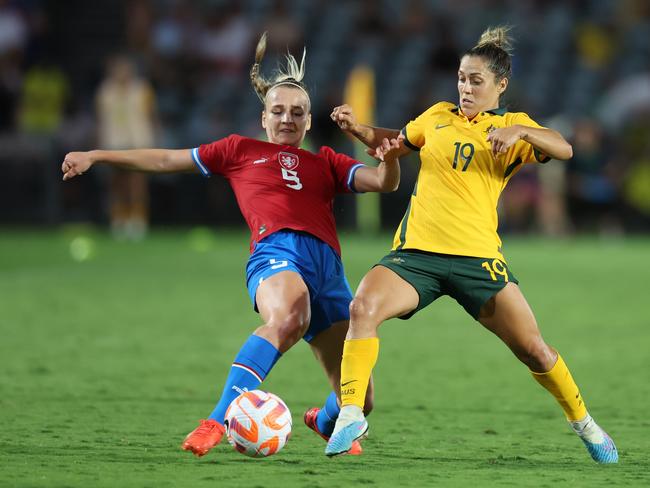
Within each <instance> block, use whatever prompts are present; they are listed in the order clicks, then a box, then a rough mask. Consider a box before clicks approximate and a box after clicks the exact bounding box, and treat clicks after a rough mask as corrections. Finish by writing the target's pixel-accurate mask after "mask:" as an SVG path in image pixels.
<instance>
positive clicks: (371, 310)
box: [350, 295, 378, 329]
mask: <svg viewBox="0 0 650 488" xmlns="http://www.w3.org/2000/svg"><path fill="white" fill-rule="evenodd" d="M377 312H378V307H377V303H376V302H375V301H374V300H371V299H368V298H367V297H365V296H363V295H357V296H355V297H354V298H353V299H352V301H351V302H350V327H351V328H360V327H362V328H369V329H372V328H377V325H378V322H377V319H376V318H377Z"/></svg>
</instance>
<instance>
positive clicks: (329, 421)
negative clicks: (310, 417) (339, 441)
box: [316, 392, 341, 437]
mask: <svg viewBox="0 0 650 488" xmlns="http://www.w3.org/2000/svg"><path fill="white" fill-rule="evenodd" d="M340 411H341V407H339V404H338V402H337V401H336V393H334V392H332V393H330V395H329V396H328V397H327V400H325V405H324V406H323V408H321V409H320V412H318V415H317V416H316V425H317V426H318V430H319V431H320V432H321V434H324V435H326V436H328V437H329V436H331V435H332V432H334V425H335V424H336V419H337V418H338V417H339V412H340Z"/></svg>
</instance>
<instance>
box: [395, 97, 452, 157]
mask: <svg viewBox="0 0 650 488" xmlns="http://www.w3.org/2000/svg"><path fill="white" fill-rule="evenodd" d="M443 105H450V104H449V103H445V102H441V103H436V104H435V105H433V106H431V107H429V108H428V109H427V110H426V111H425V112H423V113H422V114H420V115H419V116H418V117H416V118H415V119H413V120H411V121H410V122H409V123H408V124H406V125H405V126H404V128H403V129H402V134H403V135H404V137H405V140H404V144H405V145H406V147H408V148H409V149H411V150H413V151H419V150H420V148H421V147H422V146H424V142H425V133H426V128H427V126H428V125H429V124H430V123H431V121H432V118H433V114H434V112H436V111H437V110H439V109H440V108H441V106H443ZM452 106H453V105H452Z"/></svg>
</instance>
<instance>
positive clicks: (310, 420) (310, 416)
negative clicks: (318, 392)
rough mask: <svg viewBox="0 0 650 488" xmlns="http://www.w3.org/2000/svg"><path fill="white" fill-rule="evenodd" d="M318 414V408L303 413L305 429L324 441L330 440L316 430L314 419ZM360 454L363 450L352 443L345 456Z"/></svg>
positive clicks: (316, 425)
mask: <svg viewBox="0 0 650 488" xmlns="http://www.w3.org/2000/svg"><path fill="white" fill-rule="evenodd" d="M318 412H320V408H318V407H313V408H310V409H309V410H307V411H306V412H305V416H304V417H303V420H304V421H305V425H306V426H307V427H309V428H310V429H311V430H313V431H314V432H316V433H317V434H318V435H319V436H321V438H322V439H324V440H325V441H329V440H330V438H329V437H328V436H326V435H325V434H323V433H322V432H321V431H320V430H318V424H317V423H316V417H318ZM362 453H363V448H362V447H361V444H360V443H359V441H354V442H353V443H352V447H351V448H350V450H349V451H348V452H347V454H349V455H350V456H360V455H361V454H362Z"/></svg>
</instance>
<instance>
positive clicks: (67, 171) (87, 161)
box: [61, 152, 93, 181]
mask: <svg viewBox="0 0 650 488" xmlns="http://www.w3.org/2000/svg"><path fill="white" fill-rule="evenodd" d="M92 165H93V161H92V159H91V158H90V153H89V152H71V153H68V154H66V155H65V158H63V164H62V165H61V171H63V181H66V180H69V179H71V178H74V177H75V176H77V175H82V174H84V173H85V172H86V171H88V170H89V169H90V167H91V166H92Z"/></svg>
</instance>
